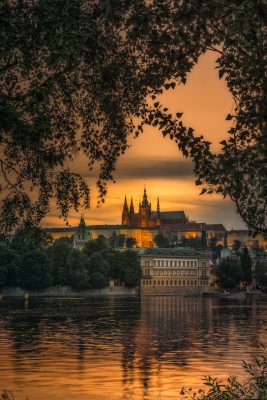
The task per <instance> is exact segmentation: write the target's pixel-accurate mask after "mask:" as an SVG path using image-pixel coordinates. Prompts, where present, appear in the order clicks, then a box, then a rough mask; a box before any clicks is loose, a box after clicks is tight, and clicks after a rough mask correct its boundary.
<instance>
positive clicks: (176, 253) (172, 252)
mask: <svg viewBox="0 0 267 400" xmlns="http://www.w3.org/2000/svg"><path fill="white" fill-rule="evenodd" d="M139 255H141V256H144V255H145V256H152V257H155V256H165V257H166V256H168V257H197V258H207V257H208V258H211V253H210V252H207V251H203V250H202V251H201V250H195V249H190V248H188V247H177V248H175V249H171V248H170V249H162V248H158V247H153V248H151V249H141V250H140V251H139Z"/></svg>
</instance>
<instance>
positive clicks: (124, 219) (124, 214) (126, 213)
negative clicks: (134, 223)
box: [121, 195, 129, 225]
mask: <svg viewBox="0 0 267 400" xmlns="http://www.w3.org/2000/svg"><path fill="white" fill-rule="evenodd" d="M121 224H122V225H129V207H128V203H127V198H126V195H125V199H124V205H123V210H122V218H121Z"/></svg>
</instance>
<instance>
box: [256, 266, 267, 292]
mask: <svg viewBox="0 0 267 400" xmlns="http://www.w3.org/2000/svg"><path fill="white" fill-rule="evenodd" d="M255 279H256V283H257V284H258V285H260V286H267V265H266V263H265V262H264V261H260V260H258V261H257V262H256V265H255Z"/></svg>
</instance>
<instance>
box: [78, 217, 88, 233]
mask: <svg viewBox="0 0 267 400" xmlns="http://www.w3.org/2000/svg"><path fill="white" fill-rule="evenodd" d="M85 228H86V224H85V220H84V215H83V214H81V218H80V223H79V230H84V229H85Z"/></svg>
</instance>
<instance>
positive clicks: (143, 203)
mask: <svg viewBox="0 0 267 400" xmlns="http://www.w3.org/2000/svg"><path fill="white" fill-rule="evenodd" d="M142 205H143V206H144V207H146V206H148V201H147V194H146V186H145V187H144V194H143V201H142Z"/></svg>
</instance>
